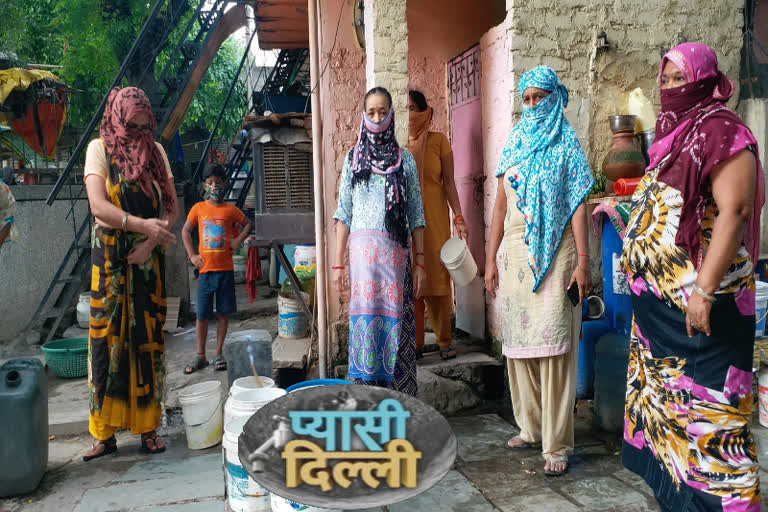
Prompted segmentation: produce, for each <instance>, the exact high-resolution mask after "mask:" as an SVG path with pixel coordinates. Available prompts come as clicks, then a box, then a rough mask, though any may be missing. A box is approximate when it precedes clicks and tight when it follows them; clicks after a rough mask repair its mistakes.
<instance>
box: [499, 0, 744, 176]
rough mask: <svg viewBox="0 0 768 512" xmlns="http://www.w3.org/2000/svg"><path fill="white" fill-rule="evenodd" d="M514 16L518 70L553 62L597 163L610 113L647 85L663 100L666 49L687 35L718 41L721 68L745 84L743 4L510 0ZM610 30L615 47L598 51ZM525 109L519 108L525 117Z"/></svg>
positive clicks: (655, 98)
mask: <svg viewBox="0 0 768 512" xmlns="http://www.w3.org/2000/svg"><path fill="white" fill-rule="evenodd" d="M507 8H508V10H509V11H510V13H511V15H512V19H511V24H510V27H509V31H510V42H511V46H510V50H511V51H512V53H513V63H514V73H515V75H516V76H519V74H520V73H522V72H525V71H526V70H528V69H530V68H532V67H534V66H537V65H539V64H546V65H548V66H550V67H552V68H553V69H554V70H555V71H557V73H558V75H559V76H560V79H561V80H562V81H563V83H565V85H566V86H567V87H568V89H569V92H570V96H571V104H572V105H571V108H572V109H580V110H581V112H580V115H579V116H578V121H577V122H576V123H575V128H576V130H577V133H578V134H579V136H580V137H581V138H582V141H584V136H585V135H586V138H587V139H588V140H587V141H586V142H587V144H586V145H585V149H586V150H587V156H588V158H589V160H590V163H591V164H592V165H593V166H596V165H597V164H598V162H600V161H601V159H602V157H604V156H605V154H606V153H607V151H608V148H609V147H610V144H611V137H610V130H609V128H608V120H607V118H608V116H609V115H612V114H614V113H616V111H617V106H618V105H620V104H621V102H622V100H623V97H624V95H625V94H626V93H628V92H629V91H631V90H632V89H634V88H636V87H642V88H643V91H644V92H645V94H646V95H647V96H648V97H649V98H651V99H652V100H653V101H654V102H655V103H656V104H657V105H658V102H659V93H658V81H657V74H658V69H659V62H660V60H661V57H660V52H659V48H660V47H661V46H664V47H665V48H669V47H671V46H674V45H675V44H677V42H678V41H679V40H680V39H685V40H688V41H699V42H703V43H706V44H708V45H710V46H712V47H713V48H714V49H715V50H716V51H717V54H718V58H719V62H720V69H721V70H722V71H723V72H725V73H726V74H727V75H728V76H729V77H731V79H733V80H734V81H735V82H736V83H737V84H738V77H739V72H738V71H739V59H740V50H741V46H742V31H741V29H742V26H743V18H742V16H743V3H742V2H722V1H720V0H699V1H697V2H685V1H677V0H647V1H645V2H636V1H634V0H613V1H612V2H592V1H589V0H507ZM602 30H604V31H605V33H606V35H607V37H608V40H609V41H610V43H611V48H610V49H609V50H607V51H603V52H597V53H596V52H595V39H596V36H597V34H599V33H600V31H602ZM519 111H520V107H519V106H517V107H516V108H515V114H516V115H517V114H519Z"/></svg>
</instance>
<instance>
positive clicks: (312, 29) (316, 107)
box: [307, 0, 328, 379]
mask: <svg viewBox="0 0 768 512" xmlns="http://www.w3.org/2000/svg"><path fill="white" fill-rule="evenodd" d="M307 3H308V14H309V73H310V85H311V87H312V164H313V165H312V172H313V175H314V176H313V180H314V194H315V251H316V253H317V272H316V274H315V279H316V284H317V286H316V290H317V352H318V363H317V364H318V366H319V370H320V378H321V379H323V378H325V376H326V368H327V362H326V359H327V357H326V356H327V354H328V307H327V303H326V297H327V294H326V287H327V279H326V265H325V226H324V224H325V223H324V219H325V208H324V202H323V197H324V196H323V172H322V170H323V159H322V147H323V132H322V119H321V117H320V112H321V109H320V50H319V48H318V46H319V44H318V41H319V37H318V28H317V14H318V4H317V3H316V0H307Z"/></svg>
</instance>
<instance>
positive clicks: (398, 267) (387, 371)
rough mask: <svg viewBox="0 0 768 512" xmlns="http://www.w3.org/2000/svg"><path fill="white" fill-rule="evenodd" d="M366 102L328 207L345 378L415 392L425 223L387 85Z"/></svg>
mask: <svg viewBox="0 0 768 512" xmlns="http://www.w3.org/2000/svg"><path fill="white" fill-rule="evenodd" d="M364 105H365V111H364V112H363V115H362V121H361V123H360V134H359V136H358V140H357V144H356V145H355V147H354V148H352V150H350V151H349V153H348V154H347V157H346V159H345V160H344V168H343V169H342V171H341V181H340V183H339V205H338V209H337V210H336V213H335V214H334V219H336V260H335V261H336V263H335V265H334V266H333V282H334V285H335V287H336V290H337V291H338V292H339V294H340V295H341V296H342V297H345V296H347V298H348V299H349V378H350V379H351V380H353V381H354V382H355V383H356V384H364V385H375V386H382V387H387V388H391V389H395V390H396V391H400V392H402V393H406V394H409V395H412V396H416V393H417V387H416V331H415V324H414V318H413V298H414V295H415V296H416V297H417V298H418V297H420V296H421V291H422V287H423V283H424V276H425V273H424V226H425V225H426V223H425V222H424V208H423V205H422V202H421V189H420V187H419V179H418V175H417V171H416V161H415V160H414V158H413V156H412V155H411V154H410V153H409V152H408V151H405V150H402V149H401V148H400V146H399V145H398V143H397V139H396V138H395V114H394V109H393V108H392V96H391V95H390V94H389V92H388V91H387V90H386V89H384V88H381V87H376V88H374V89H371V90H370V91H368V93H367V94H366V95H365V100H364ZM411 240H413V249H414V254H415V261H414V266H413V269H412V267H411V257H410V242H411ZM347 242H349V249H347ZM347 250H349V293H348V294H347V290H346V287H345V285H344V281H345V278H346V275H347V274H346V261H347ZM412 271H413V272H412ZM412 274H413V275H412Z"/></svg>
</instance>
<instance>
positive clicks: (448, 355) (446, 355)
mask: <svg viewBox="0 0 768 512" xmlns="http://www.w3.org/2000/svg"><path fill="white" fill-rule="evenodd" d="M440 357H441V358H442V360H443V361H447V360H449V359H456V351H455V350H453V349H452V348H441V349H440Z"/></svg>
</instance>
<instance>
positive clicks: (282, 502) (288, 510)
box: [270, 494, 340, 512]
mask: <svg viewBox="0 0 768 512" xmlns="http://www.w3.org/2000/svg"><path fill="white" fill-rule="evenodd" d="M270 499H271V502H272V512H340V511H339V510H337V509H333V508H320V507H310V506H309V505H302V504H301V503H296V502H295V501H291V500H287V499H285V498H283V497H281V496H278V495H277V494H271V495H270Z"/></svg>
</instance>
